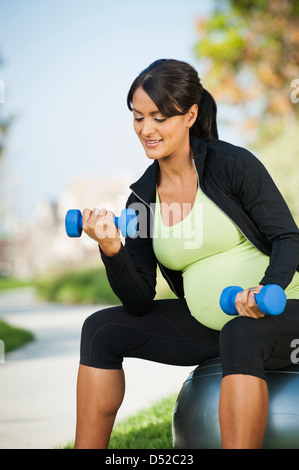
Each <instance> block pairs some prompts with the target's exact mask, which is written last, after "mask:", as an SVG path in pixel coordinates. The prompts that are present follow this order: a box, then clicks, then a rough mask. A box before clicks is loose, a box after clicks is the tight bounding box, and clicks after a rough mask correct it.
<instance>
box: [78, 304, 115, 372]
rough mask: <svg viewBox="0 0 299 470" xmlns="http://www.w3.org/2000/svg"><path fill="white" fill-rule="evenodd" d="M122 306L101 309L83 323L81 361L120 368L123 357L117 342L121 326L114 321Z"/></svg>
mask: <svg viewBox="0 0 299 470" xmlns="http://www.w3.org/2000/svg"><path fill="white" fill-rule="evenodd" d="M119 308H121V307H111V308H107V309H103V310H100V311H98V312H95V313H93V314H92V315H90V316H89V317H87V318H86V319H85V321H84V323H83V325H82V331H81V345H80V363H81V364H84V365H89V366H93V367H98V368H103V369H109V368H116V369H120V368H121V364H122V358H121V357H120V354H119V348H118V347H117V344H116V341H115V339H116V337H117V334H116V332H117V331H118V329H119V326H118V324H117V322H116V321H113V317H114V313H115V310H116V313H117V314H118V309H119Z"/></svg>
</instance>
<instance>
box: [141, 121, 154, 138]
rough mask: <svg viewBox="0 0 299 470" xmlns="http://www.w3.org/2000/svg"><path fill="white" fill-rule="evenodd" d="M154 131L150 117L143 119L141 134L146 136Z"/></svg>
mask: <svg viewBox="0 0 299 470" xmlns="http://www.w3.org/2000/svg"><path fill="white" fill-rule="evenodd" d="M154 131H155V127H154V123H153V121H152V119H144V121H143V127H142V134H143V135H144V136H145V137H146V136H149V135H151V134H153V132H154Z"/></svg>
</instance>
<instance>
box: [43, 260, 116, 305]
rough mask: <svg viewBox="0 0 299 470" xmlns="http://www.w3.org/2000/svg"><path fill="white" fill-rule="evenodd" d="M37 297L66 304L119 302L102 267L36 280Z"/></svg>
mask: <svg viewBox="0 0 299 470" xmlns="http://www.w3.org/2000/svg"><path fill="white" fill-rule="evenodd" d="M35 287H36V291H37V295H38V297H39V298H41V299H43V300H48V301H51V302H61V303H68V304H75V303H77V304H81V303H87V304H93V303H101V304H119V300H118V298H117V297H116V296H115V294H114V293H113V291H112V289H111V287H110V285H109V282H108V279H107V276H106V271H105V269H103V268H90V269H86V270H84V271H72V272H66V273H63V274H60V275H58V276H55V277H52V278H49V279H43V280H38V281H36V285H35Z"/></svg>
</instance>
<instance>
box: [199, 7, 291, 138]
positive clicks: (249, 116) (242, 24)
mask: <svg viewBox="0 0 299 470" xmlns="http://www.w3.org/2000/svg"><path fill="white" fill-rule="evenodd" d="M298 30H299V0H295V1H292V2H291V1H285V0H277V1H275V2H274V1H272V0H241V1H237V0H226V1H223V2H215V8H214V11H213V12H212V13H211V14H210V15H209V16H207V17H201V18H200V19H199V21H198V41H197V44H196V45H195V55H196V57H197V58H198V59H199V60H200V64H201V63H202V64H203V65H204V67H205V75H204V76H203V77H202V79H203V83H204V86H205V87H206V88H207V89H208V90H209V91H210V92H211V93H212V94H213V95H214V97H215V98H216V101H217V102H218V103H220V102H222V103H227V104H233V105H235V106H236V107H239V108H240V111H241V113H240V123H241V121H242V123H243V132H247V131H249V132H248V134H247V135H248V138H247V140H248V141H249V140H250V141H251V142H252V143H253V142H254V143H256V142H259V143H267V142H269V141H270V140H271V139H273V138H274V137H276V135H277V133H281V132H284V128H285V125H288V124H289V122H291V121H294V120H296V119H298V117H299V107H298V105H297V104H295V103H293V102H292V100H291V99H290V95H291V91H292V89H291V82H292V80H294V79H295V78H298V76H299V35H298ZM255 103H256V105H255V106H253V105H254V104H255ZM240 123H239V124H240Z"/></svg>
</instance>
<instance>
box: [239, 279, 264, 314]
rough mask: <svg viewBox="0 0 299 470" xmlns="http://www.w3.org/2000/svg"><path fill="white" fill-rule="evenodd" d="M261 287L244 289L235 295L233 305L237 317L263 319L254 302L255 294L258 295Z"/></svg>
mask: <svg viewBox="0 0 299 470" xmlns="http://www.w3.org/2000/svg"><path fill="white" fill-rule="evenodd" d="M262 287H263V286H262V285H259V286H256V287H251V288H250V289H245V290H243V291H242V292H239V293H238V294H237V295H236V299H235V305H236V309H237V311H238V313H239V315H241V316H244V317H252V318H256V319H259V318H263V317H264V316H265V314H264V313H262V312H261V311H260V309H259V307H258V305H257V303H256V301H255V297H254V296H255V294H258V293H259V292H260V290H261V289H262Z"/></svg>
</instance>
